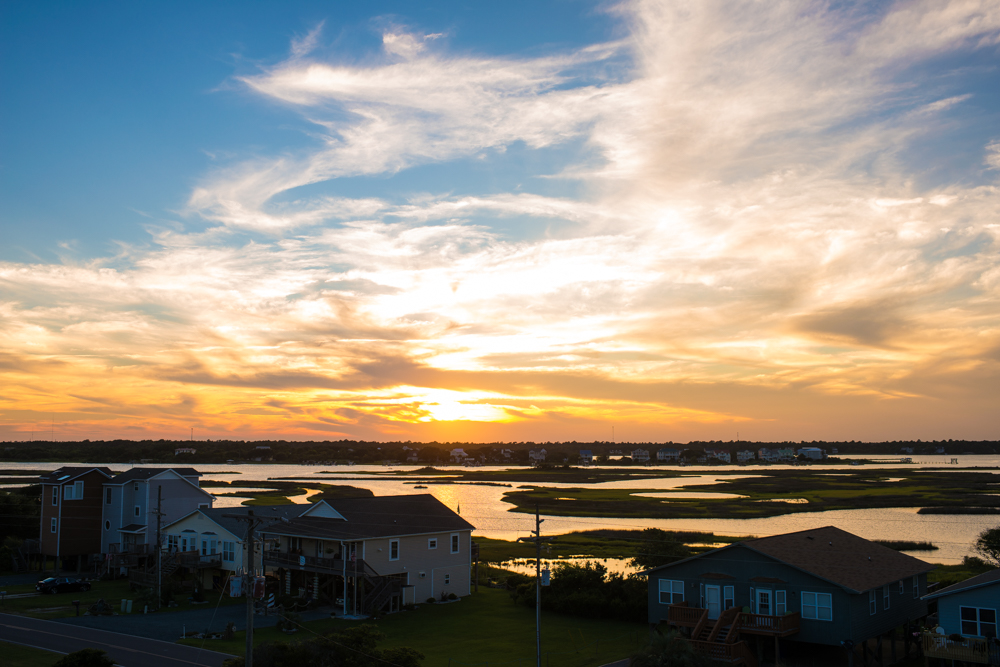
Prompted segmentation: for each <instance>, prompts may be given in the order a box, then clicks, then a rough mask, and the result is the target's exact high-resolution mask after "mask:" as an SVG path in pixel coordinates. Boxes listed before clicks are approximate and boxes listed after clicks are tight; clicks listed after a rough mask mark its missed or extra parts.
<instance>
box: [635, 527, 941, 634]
mask: <svg viewBox="0 0 1000 667" xmlns="http://www.w3.org/2000/svg"><path fill="white" fill-rule="evenodd" d="M713 573H714V574H713ZM720 574H726V575H730V577H731V578H729V577H725V578H722V577H719V576H718V575H720ZM755 578H766V579H779V580H781V582H782V583H776V582H762V581H754V579H755ZM661 579H672V580H680V581H683V582H684V599H685V600H686V601H687V602H688V605H689V606H694V607H699V606H702V605H701V598H700V595H701V585H706V584H708V585H718V586H733V587H734V593H735V600H734V604H735V606H737V607H751V597H750V589H751V588H754V589H769V590H771V591H776V590H784V591H786V605H787V608H786V611H788V612H800V613H801V611H802V592H803V591H807V592H813V593H829V594H830V595H831V602H832V612H833V613H832V615H833V620H832V621H821V620H817V619H807V618H803V619H802V620H801V623H800V630H799V632H798V633H796V634H794V635H792V636H790V637H789V639H790V640H793V641H801V642H809V643H814V644H826V645H830V646H838V645H840V642H841V641H842V640H844V639H854V640H855V641H859V640H862V639H864V638H867V637H871V636H873V635H876V634H878V633H879V632H885V631H887V630H889V629H891V628H893V627H895V626H897V625H899V624H900V623H901V622H903V621H904V620H906V619H916V618H918V617H919V616H921V615H923V614H925V613H926V604H925V603H923V602H922V601H921V600H919V599H918V600H914V599H913V597H912V595H913V593H912V589H911V588H909V586H907V587H906V589H905V591H904V594H903V595H900V594H899V592H898V583H897V582H892V584H891V588H892V591H891V593H890V595H891V598H890V609H889V611H883V610H882V608H881V605H882V598H881V591H880V593H879V599H878V603H879V609H878V611H877V612H876V614H875V616H873V617H872V616H869V614H868V594H867V592H865V593H864V594H862V595H858V594H855V593H850V592H849V591H847V590H845V589H844V588H842V587H840V586H837V585H836V584H833V583H830V582H828V581H825V580H823V579H820V578H819V577H815V576H813V575H811V574H809V573H807V572H803V571H801V570H798V569H796V568H794V567H791V566H788V565H785V564H784V563H781V562H780V561H778V560H775V559H772V558H770V557H768V556H766V555H763V554H761V553H758V552H756V551H753V550H751V549H749V548H746V547H744V546H742V545H734V546H732V547H729V548H725V549H719V550H717V551H714V552H709V553H706V554H704V555H703V556H701V557H699V558H695V559H692V560H689V561H687V562H681V563H677V564H675V565H671V566H668V567H666V568H663V569H659V570H655V571H653V572H650V573H649V595H648V598H649V622H650V623H654V624H655V623H659V622H661V621H665V620H666V618H667V613H668V605H666V604H661V603H660V602H659V582H660V580H661ZM920 582H921V590H923V591H925V590H926V585H927V584H926V575H921V576H920ZM908 583H909V582H907V584H908ZM907 598H908V599H907ZM772 600H773V595H772ZM772 613H773V611H772Z"/></svg>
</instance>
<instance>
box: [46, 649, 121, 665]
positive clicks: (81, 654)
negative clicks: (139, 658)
mask: <svg viewBox="0 0 1000 667" xmlns="http://www.w3.org/2000/svg"><path fill="white" fill-rule="evenodd" d="M114 664H115V661H114V660H112V659H111V658H110V657H108V654H107V653H106V652H104V651H102V650H100V649H96V648H85V649H81V650H79V651H74V652H72V653H67V654H66V655H64V656H63V657H61V658H59V660H58V661H56V663H55V664H54V665H52V667H112V665H114Z"/></svg>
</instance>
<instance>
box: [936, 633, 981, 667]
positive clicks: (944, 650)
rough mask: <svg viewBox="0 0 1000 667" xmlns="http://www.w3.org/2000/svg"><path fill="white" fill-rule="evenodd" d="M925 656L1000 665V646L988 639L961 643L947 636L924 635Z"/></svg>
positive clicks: (967, 640)
mask: <svg viewBox="0 0 1000 667" xmlns="http://www.w3.org/2000/svg"><path fill="white" fill-rule="evenodd" d="M921 643H922V645H923V649H924V656H925V657H927V658H938V659H941V660H953V661H954V660H961V661H962V662H969V663H974V664H980V665H1000V645H997V644H996V643H995V642H991V641H990V640H988V639H979V638H976V637H965V638H963V639H962V640H961V641H956V640H952V639H949V638H948V636H946V635H938V634H934V633H930V632H925V633H923V635H922V637H921Z"/></svg>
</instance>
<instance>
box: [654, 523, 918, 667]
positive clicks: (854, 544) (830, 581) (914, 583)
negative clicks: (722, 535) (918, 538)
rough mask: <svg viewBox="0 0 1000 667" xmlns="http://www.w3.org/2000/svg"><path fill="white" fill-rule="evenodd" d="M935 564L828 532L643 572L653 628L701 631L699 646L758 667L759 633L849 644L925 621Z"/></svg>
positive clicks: (775, 539) (752, 544) (696, 637)
mask: <svg viewBox="0 0 1000 667" xmlns="http://www.w3.org/2000/svg"><path fill="white" fill-rule="evenodd" d="M933 568H934V566H933V565H929V564H928V563H925V562H923V561H921V560H918V559H916V558H913V557H912V556H907V555H906V554H903V553H900V552H898V551H894V550H892V549H889V548H886V547H883V546H881V545H879V544H876V543H874V542H870V541H868V540H865V539H862V538H860V537H858V536H856V535H852V534H851V533H848V532H846V531H843V530H840V529H839V528H835V527H833V526H827V527H825V528H817V529H813V530H804V531H800V532H796V533H787V534H784V535H775V536H772V537H763V538H760V539H755V540H747V541H745V542H736V543H734V544H731V545H728V546H725V547H722V548H720V549H713V550H712V551H708V552H705V553H703V554H699V555H697V556H694V557H692V558H688V559H685V560H681V561H677V562H675V563H670V564H669V565H664V566H661V567H658V568H655V569H652V570H648V571H646V572H643V573H642V574H644V575H646V576H647V577H648V581H649V589H648V590H649V593H648V599H649V622H650V623H651V624H657V623H660V622H665V623H667V624H669V625H673V626H676V627H682V628H691V629H692V632H693V636H692V637H691V642H692V645H693V647H694V648H695V649H696V650H699V651H702V652H705V653H708V654H710V655H711V656H712V657H713V658H715V659H717V660H723V659H724V660H726V661H728V662H731V663H739V662H740V661H741V660H742V661H743V663H744V664H756V662H751V661H749V660H747V659H746V657H745V656H747V655H748V654H750V655H751V658H752V654H751V653H750V652H751V648H750V644H749V643H748V642H747V641H745V639H746V638H749V637H760V636H764V637H771V638H774V640H775V645H776V646H777V645H778V638H787V639H790V640H793V641H796V642H806V643H811V644H824V645H827V646H837V647H840V646H843V645H844V642H845V641H846V642H853V644H851V645H856V644H860V643H861V642H864V641H866V640H867V639H869V638H872V637H877V636H880V635H882V634H884V633H887V632H889V631H891V630H893V629H894V628H896V627H899V626H900V625H902V624H903V623H904V622H906V621H912V620H914V619H918V618H921V617H923V616H925V615H926V613H927V603H926V602H925V601H924V600H922V599H921V595H922V594H924V593H926V591H927V572H928V571H930V570H932V569H933ZM730 630H731V632H730ZM734 633H736V634H734Z"/></svg>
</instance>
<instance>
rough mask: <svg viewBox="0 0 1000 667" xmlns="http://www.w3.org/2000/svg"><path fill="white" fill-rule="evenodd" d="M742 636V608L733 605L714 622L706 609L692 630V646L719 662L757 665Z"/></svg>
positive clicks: (752, 666) (747, 665) (753, 666)
mask: <svg viewBox="0 0 1000 667" xmlns="http://www.w3.org/2000/svg"><path fill="white" fill-rule="evenodd" d="M739 636H740V609H739V608H738V607H732V608H730V609H727V610H726V611H724V612H722V613H721V614H719V618H717V619H716V620H715V622H714V623H713V622H712V621H711V620H710V619H709V618H708V610H707V609H705V610H704V611H703V612H702V614H701V617H700V618H699V619H698V623H697V624H696V625H695V626H694V629H693V630H692V631H691V639H690V640H689V641H690V643H691V646H692V647H693V648H694V649H695V650H696V651H698V652H699V653H702V654H704V655H706V656H707V657H709V658H711V659H712V660H715V661H717V662H723V663H726V664H729V665H745V666H746V667H757V659H756V658H755V657H754V655H753V652H752V651H751V650H750V647H749V646H747V643H746V642H745V641H738V640H739Z"/></svg>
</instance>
